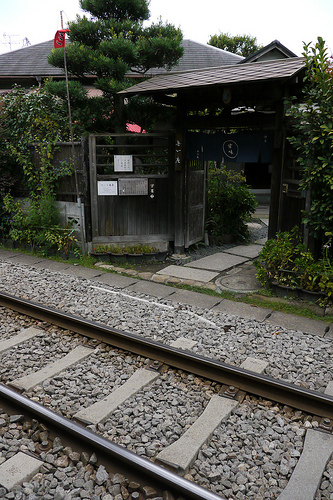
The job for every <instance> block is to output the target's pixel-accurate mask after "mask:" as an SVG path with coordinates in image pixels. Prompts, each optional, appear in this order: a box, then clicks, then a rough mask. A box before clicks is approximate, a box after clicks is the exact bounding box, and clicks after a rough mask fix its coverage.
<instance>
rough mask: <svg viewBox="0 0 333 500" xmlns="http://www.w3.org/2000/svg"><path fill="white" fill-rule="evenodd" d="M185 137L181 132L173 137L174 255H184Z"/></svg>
mask: <svg viewBox="0 0 333 500" xmlns="http://www.w3.org/2000/svg"><path fill="white" fill-rule="evenodd" d="M184 139H185V135H184V133H182V132H181V131H179V130H178V131H177V132H176V136H175V175H174V182H175V198H174V200H175V242H174V252H175V254H183V253H185V219H184V214H185V199H184V198H185V196H184V189H185V140H184Z"/></svg>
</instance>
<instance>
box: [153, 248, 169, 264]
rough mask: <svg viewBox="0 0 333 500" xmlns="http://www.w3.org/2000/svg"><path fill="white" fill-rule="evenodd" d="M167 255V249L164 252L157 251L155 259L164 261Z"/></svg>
mask: <svg viewBox="0 0 333 500" xmlns="http://www.w3.org/2000/svg"><path fill="white" fill-rule="evenodd" d="M167 256H168V251H167V250H165V251H163V252H157V255H156V259H155V260H157V262H164V261H165V259H166V258H167Z"/></svg>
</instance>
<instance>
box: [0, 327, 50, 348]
mask: <svg viewBox="0 0 333 500" xmlns="http://www.w3.org/2000/svg"><path fill="white" fill-rule="evenodd" d="M43 333H44V332H43V330H40V329H39V328H35V327H33V326H31V327H30V328H26V329H25V330H22V331H21V332H20V333H18V334H17V335H14V336H13V337H11V338H10V339H7V340H2V341H1V342H0V353H1V352H5V351H8V349H11V348H12V347H13V346H15V345H18V344H22V342H25V341H26V340H29V339H32V338H33V337H37V336H38V335H42V334H43Z"/></svg>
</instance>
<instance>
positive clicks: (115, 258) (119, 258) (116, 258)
mask: <svg viewBox="0 0 333 500" xmlns="http://www.w3.org/2000/svg"><path fill="white" fill-rule="evenodd" d="M109 256H110V262H114V263H116V264H123V263H124V262H126V261H127V253H109Z"/></svg>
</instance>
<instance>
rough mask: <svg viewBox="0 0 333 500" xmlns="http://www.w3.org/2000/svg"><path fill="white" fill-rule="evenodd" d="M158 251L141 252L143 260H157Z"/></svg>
mask: <svg viewBox="0 0 333 500" xmlns="http://www.w3.org/2000/svg"><path fill="white" fill-rule="evenodd" d="M158 254H159V252H150V253H144V254H143V260H144V261H145V262H149V261H151V260H157V258H158Z"/></svg>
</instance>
